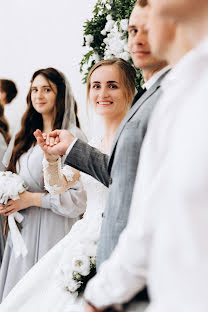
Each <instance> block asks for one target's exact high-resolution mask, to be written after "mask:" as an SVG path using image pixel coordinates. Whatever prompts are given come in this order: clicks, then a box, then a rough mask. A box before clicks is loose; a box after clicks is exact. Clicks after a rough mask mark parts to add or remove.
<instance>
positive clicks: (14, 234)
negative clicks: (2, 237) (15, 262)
mask: <svg viewBox="0 0 208 312" xmlns="http://www.w3.org/2000/svg"><path fill="white" fill-rule="evenodd" d="M23 219H24V217H23V215H21V213H19V212H14V213H12V214H11V215H9V217H8V224H9V229H10V233H11V239H12V243H13V248H14V255H15V258H18V257H19V256H20V255H22V257H23V258H24V257H25V256H26V255H27V254H28V250H27V248H26V246H25V243H24V240H23V238H22V235H21V233H20V231H19V229H18V227H17V224H16V221H17V222H18V223H21V222H22V221H23ZM15 220H16V221H15Z"/></svg>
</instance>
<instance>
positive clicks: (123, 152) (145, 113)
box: [48, 0, 168, 311]
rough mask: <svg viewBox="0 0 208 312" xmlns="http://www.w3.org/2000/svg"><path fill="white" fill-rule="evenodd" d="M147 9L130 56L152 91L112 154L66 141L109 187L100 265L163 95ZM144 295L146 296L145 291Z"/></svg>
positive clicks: (123, 218) (135, 27) (124, 126)
mask: <svg viewBox="0 0 208 312" xmlns="http://www.w3.org/2000/svg"><path fill="white" fill-rule="evenodd" d="M148 11H149V8H148V7H147V3H146V1H144V0H138V1H137V2H136V5H135V8H134V10H133V12H132V14H131V17H130V22H129V48H130V52H131V56H132V59H133V61H134V65H135V67H137V68H141V69H142V71H143V76H144V80H145V82H146V83H145V87H146V89H147V91H146V92H144V93H143V94H142V95H141V96H140V94H137V95H136V97H135V100H134V101H133V106H132V108H131V109H130V110H129V112H128V113H127V115H126V116H125V118H124V119H123V121H122V122H121V124H120V126H119V128H118V130H117V133H116V135H115V138H114V142H113V145H112V149H111V153H110V156H108V155H105V154H103V153H101V152H100V151H99V150H97V149H96V148H93V147H91V146H89V145H88V144H87V143H85V142H83V141H81V140H79V139H75V138H74V137H73V136H72V135H71V134H69V133H68V132H66V131H65V132H64V135H65V138H64V139H63V142H62V143H65V149H63V150H62V153H63V154H65V153H66V150H67V148H68V147H69V146H70V145H71V144H72V145H73V147H72V148H71V150H70V152H69V154H68V156H67V158H66V161H65V163H66V164H67V165H70V166H72V167H74V168H76V169H78V170H80V171H83V172H85V173H87V174H90V175H91V176H93V177H94V178H96V179H97V180H99V181H100V182H101V183H103V184H104V185H106V186H107V187H109V196H108V201H107V205H106V209H105V212H104V215H103V223H102V229H101V234H100V241H99V246H98V251H97V266H98V267H99V265H100V264H101V263H102V262H103V261H105V260H106V259H108V258H109V257H110V255H111V253H112V251H113V250H114V248H115V246H116V244H117V242H118V238H119V236H120V234H121V232H122V231H123V229H124V228H125V226H126V224H127V220H128V214H129V208H130V204H131V199H132V192H133V187H134V183H135V177H136V171H137V166H138V162H139V155H140V150H141V146H142V142H143V139H144V136H145V133H146V129H147V126H148V121H149V117H150V115H151V112H152V110H153V108H154V106H155V104H156V103H157V101H158V98H159V96H160V93H161V92H160V85H161V81H162V79H163V78H164V76H165V74H166V73H167V71H168V68H167V63H166V62H164V61H160V60H158V59H156V58H155V57H154V56H153V55H152V54H151V51H150V47H149V43H148V38H147V31H146V22H147V18H148ZM62 133H63V132H62ZM62 137H64V136H62ZM57 147H58V146H56V147H55V148H57ZM69 148H70V147H69ZM48 152H50V151H48ZM139 297H140V299H141V300H147V294H146V292H145V291H144V292H143V293H142V294H140V296H138V299H139ZM92 304H93V303H92ZM95 311H96V310H95Z"/></svg>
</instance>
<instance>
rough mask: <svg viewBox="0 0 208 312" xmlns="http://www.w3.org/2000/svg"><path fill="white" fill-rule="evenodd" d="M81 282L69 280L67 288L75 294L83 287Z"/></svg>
mask: <svg viewBox="0 0 208 312" xmlns="http://www.w3.org/2000/svg"><path fill="white" fill-rule="evenodd" d="M81 284H82V283H81V282H77V281H75V280H73V279H71V280H69V281H68V283H67V287H68V289H69V291H70V292H72V293H74V292H75V291H76V290H77V289H78V288H79V287H80V286H81Z"/></svg>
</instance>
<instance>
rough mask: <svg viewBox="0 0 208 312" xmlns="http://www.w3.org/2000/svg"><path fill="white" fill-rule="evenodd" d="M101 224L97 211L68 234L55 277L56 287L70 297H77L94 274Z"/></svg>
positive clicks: (80, 221)
mask: <svg viewBox="0 0 208 312" xmlns="http://www.w3.org/2000/svg"><path fill="white" fill-rule="evenodd" d="M101 222H102V216H101V213H100V212H99V211H98V212H97V214H96V213H95V214H94V215H93V217H92V216H91V215H90V217H89V218H86V217H85V218H84V219H81V220H79V221H78V222H77V223H76V224H74V226H73V228H72V230H71V232H70V237H69V240H68V242H67V245H66V249H65V253H64V255H63V258H62V260H61V263H60V266H59V268H58V270H57V274H56V276H57V283H58V285H59V286H60V287H61V288H62V289H64V290H65V291H68V292H69V293H70V294H71V295H72V297H76V296H78V294H79V293H80V292H81V291H82V290H83V289H84V288H85V285H86V283H87V282H88V280H89V279H90V278H92V277H93V276H94V275H95V273H96V251H97V244H98V239H99V233H100V228H101ZM83 233H84V234H83Z"/></svg>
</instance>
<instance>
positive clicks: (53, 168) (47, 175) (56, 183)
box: [43, 154, 80, 194]
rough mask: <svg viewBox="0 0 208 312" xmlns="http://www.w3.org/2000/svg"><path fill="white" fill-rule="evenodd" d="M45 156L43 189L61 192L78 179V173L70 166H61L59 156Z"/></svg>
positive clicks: (50, 191)
mask: <svg viewBox="0 0 208 312" xmlns="http://www.w3.org/2000/svg"><path fill="white" fill-rule="evenodd" d="M47 156H49V155H46V154H45V156H44V158H43V173H44V184H45V189H46V190H47V191H48V192H49V193H51V194H60V193H63V192H65V191H66V190H68V189H69V188H71V187H72V186H73V185H74V184H75V183H76V182H77V181H78V180H79V177H80V173H79V171H78V170H76V169H74V168H72V167H70V166H64V167H63V168H62V167H61V157H60V156H51V155H50V157H47Z"/></svg>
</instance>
